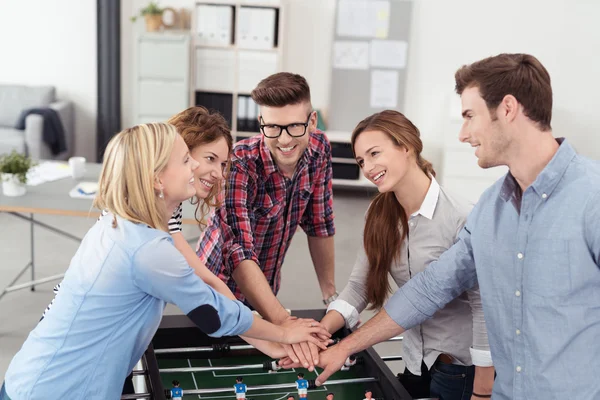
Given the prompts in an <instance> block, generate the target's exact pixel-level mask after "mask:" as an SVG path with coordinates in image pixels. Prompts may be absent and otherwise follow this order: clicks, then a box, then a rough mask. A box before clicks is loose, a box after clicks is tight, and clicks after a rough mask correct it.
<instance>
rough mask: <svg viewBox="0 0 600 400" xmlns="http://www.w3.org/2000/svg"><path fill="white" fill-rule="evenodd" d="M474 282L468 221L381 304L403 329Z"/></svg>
mask: <svg viewBox="0 0 600 400" xmlns="http://www.w3.org/2000/svg"><path fill="white" fill-rule="evenodd" d="M476 284H477V272H476V270H475V262H474V260H473V249H472V247H471V233H470V230H469V222H467V225H466V226H465V227H464V228H463V229H462V230H461V232H460V234H459V236H458V240H457V242H456V243H455V244H454V245H453V246H452V247H451V248H450V249H448V250H447V251H446V252H444V253H443V254H442V255H441V256H440V258H439V259H438V260H437V261H434V262H432V263H431V264H429V266H428V267H427V268H426V269H425V270H424V271H423V272H421V273H419V274H417V275H416V276H415V277H414V278H412V279H410V280H409V281H408V282H407V283H406V284H404V285H403V286H402V287H401V288H399V289H398V290H397V291H396V293H394V295H393V296H392V297H391V298H390V300H389V301H388V302H387V303H386V305H385V310H386V312H387V313H388V314H389V316H390V317H391V318H392V319H393V320H394V321H395V322H396V323H397V324H398V325H400V326H402V327H403V328H404V329H410V328H412V327H414V326H415V325H418V324H420V323H422V322H423V321H425V320H426V319H429V318H431V317H433V315H434V314H435V312H436V311H437V310H439V309H441V308H442V307H444V306H445V305H446V304H447V303H448V302H450V301H451V300H452V299H454V298H456V297H457V296H459V295H460V294H461V293H463V292H465V291H466V290H468V289H471V288H473V287H474V286H475V285H476Z"/></svg>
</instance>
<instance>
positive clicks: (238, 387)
mask: <svg viewBox="0 0 600 400" xmlns="http://www.w3.org/2000/svg"><path fill="white" fill-rule="evenodd" d="M243 382H244V378H242V377H241V376H238V377H237V378H236V379H235V385H233V388H234V389H235V398H236V399H238V400H240V399H244V400H245V399H246V390H247V387H246V384H245V383H243Z"/></svg>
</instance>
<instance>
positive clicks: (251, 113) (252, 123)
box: [247, 97, 260, 132]
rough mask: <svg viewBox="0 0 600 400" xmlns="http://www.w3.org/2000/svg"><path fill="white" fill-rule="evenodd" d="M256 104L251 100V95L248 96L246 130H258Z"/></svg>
mask: <svg viewBox="0 0 600 400" xmlns="http://www.w3.org/2000/svg"><path fill="white" fill-rule="evenodd" d="M258 112H259V111H258V104H256V103H255V102H254V100H252V97H248V113H247V115H248V124H247V127H248V131H247V132H258V131H259V130H260V127H259V123H258Z"/></svg>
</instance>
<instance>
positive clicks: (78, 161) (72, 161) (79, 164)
mask: <svg viewBox="0 0 600 400" xmlns="http://www.w3.org/2000/svg"><path fill="white" fill-rule="evenodd" d="M69 167H71V176H73V178H75V179H80V178H83V175H85V157H71V158H69Z"/></svg>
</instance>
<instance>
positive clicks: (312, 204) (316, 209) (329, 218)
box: [300, 142, 335, 237]
mask: <svg viewBox="0 0 600 400" xmlns="http://www.w3.org/2000/svg"><path fill="white" fill-rule="evenodd" d="M320 161H321V162H320V167H319V168H318V169H317V173H316V174H315V178H314V181H313V182H314V183H313V193H312V196H311V198H310V200H309V203H308V206H307V207H306V210H305V211H304V214H303V215H302V219H301V220H300V226H301V227H302V229H303V230H304V232H306V234H307V235H308V236H318V237H328V236H333V235H334V234H335V225H334V222H333V187H332V178H333V169H332V165H331V147H330V145H329V142H327V143H326V151H325V152H324V154H323V155H322V156H321V158H320Z"/></svg>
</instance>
